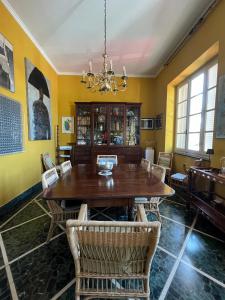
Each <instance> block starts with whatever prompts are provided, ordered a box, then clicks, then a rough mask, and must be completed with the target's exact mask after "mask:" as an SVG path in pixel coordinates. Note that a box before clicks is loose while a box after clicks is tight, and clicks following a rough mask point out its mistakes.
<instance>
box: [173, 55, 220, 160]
mask: <svg viewBox="0 0 225 300" xmlns="http://www.w3.org/2000/svg"><path fill="white" fill-rule="evenodd" d="M217 69H218V63H217V62H215V61H213V62H211V63H210V64H208V65H207V66H205V67H204V68H202V69H200V70H199V71H198V72H197V73H195V74H194V75H192V76H190V77H189V78H188V79H186V80H185V81H184V82H182V83H181V84H180V85H179V86H178V87H177V109H176V110H177V116H176V151H177V152H179V153H183V154H189V155H196V154H200V155H204V154H205V152H206V150H207V149H209V148H212V147H213V131H214V116H215V103H216V87H217Z"/></svg>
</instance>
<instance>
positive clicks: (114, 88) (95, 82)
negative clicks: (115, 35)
mask: <svg viewBox="0 0 225 300" xmlns="http://www.w3.org/2000/svg"><path fill="white" fill-rule="evenodd" d="M104 16H105V18H104V53H103V55H102V56H103V69H102V71H101V72H100V73H96V74H95V73H93V68H92V62H91V61H89V72H88V73H85V71H83V75H82V80H81V83H82V84H84V85H85V86H86V88H87V89H90V90H92V91H99V92H100V93H102V94H106V93H109V92H111V93H113V94H116V93H117V92H118V91H125V90H126V88H127V80H128V77H127V74H126V68H125V66H123V76H121V81H120V83H118V81H117V78H116V76H115V73H114V71H113V63H112V59H109V57H108V55H107V51H106V0H104ZM108 65H109V68H108Z"/></svg>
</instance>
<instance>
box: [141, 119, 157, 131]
mask: <svg viewBox="0 0 225 300" xmlns="http://www.w3.org/2000/svg"><path fill="white" fill-rule="evenodd" d="M141 129H152V130H153V129H154V118H142V119H141Z"/></svg>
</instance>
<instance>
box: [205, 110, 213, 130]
mask: <svg viewBox="0 0 225 300" xmlns="http://www.w3.org/2000/svg"><path fill="white" fill-rule="evenodd" d="M214 114H215V110H210V111H207V112H206V119H205V131H213V128H214Z"/></svg>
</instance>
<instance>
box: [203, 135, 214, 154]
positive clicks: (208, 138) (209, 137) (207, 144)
mask: <svg viewBox="0 0 225 300" xmlns="http://www.w3.org/2000/svg"><path fill="white" fill-rule="evenodd" d="M212 147H213V132H206V133H205V144H204V151H207V149H212Z"/></svg>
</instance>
